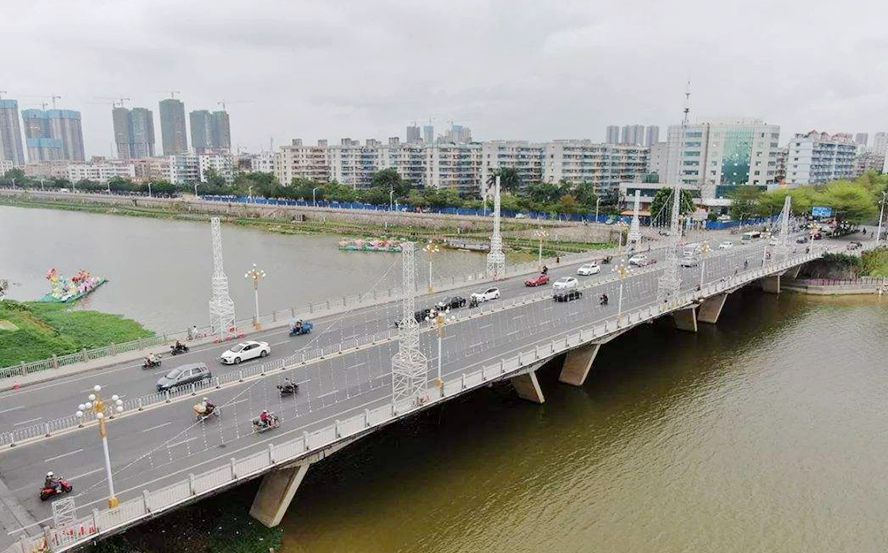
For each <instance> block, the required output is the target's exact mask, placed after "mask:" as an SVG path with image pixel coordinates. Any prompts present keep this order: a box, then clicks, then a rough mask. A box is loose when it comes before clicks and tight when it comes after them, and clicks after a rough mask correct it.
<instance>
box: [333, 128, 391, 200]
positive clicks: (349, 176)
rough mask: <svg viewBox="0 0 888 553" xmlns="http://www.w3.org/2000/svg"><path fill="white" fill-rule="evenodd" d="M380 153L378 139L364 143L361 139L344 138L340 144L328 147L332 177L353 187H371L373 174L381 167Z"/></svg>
mask: <svg viewBox="0 0 888 553" xmlns="http://www.w3.org/2000/svg"><path fill="white" fill-rule="evenodd" d="M380 154H381V151H380V145H379V142H378V141H376V140H373V139H368V140H367V141H366V142H365V143H364V144H363V145H362V144H361V142H360V141H359V140H352V139H351V138H343V139H342V140H341V141H340V143H339V145H338V146H330V147H329V148H328V149H327V157H328V160H327V163H328V165H329V167H330V178H331V179H332V180H334V181H336V182H338V183H340V184H345V185H348V186H351V187H353V188H360V189H367V188H370V187H371V185H372V177H373V174H374V173H376V172H377V171H379V169H380Z"/></svg>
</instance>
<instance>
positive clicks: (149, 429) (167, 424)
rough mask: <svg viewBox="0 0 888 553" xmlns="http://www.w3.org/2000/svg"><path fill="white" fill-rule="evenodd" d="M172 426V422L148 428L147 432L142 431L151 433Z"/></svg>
mask: <svg viewBox="0 0 888 553" xmlns="http://www.w3.org/2000/svg"><path fill="white" fill-rule="evenodd" d="M171 424H173V422H172V421H170V422H165V423H163V424H158V425H157V426H152V427H151V428H146V429H145V430H142V432H151V431H152V430H157V429H158V428H163V427H164V426H169V425H171Z"/></svg>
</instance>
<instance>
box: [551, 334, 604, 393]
mask: <svg viewBox="0 0 888 553" xmlns="http://www.w3.org/2000/svg"><path fill="white" fill-rule="evenodd" d="M601 345H602V344H601V343H600V342H596V343H592V344H587V345H585V346H580V347H578V348H577V349H572V350H570V351H569V352H567V356H565V358H564V365H562V366H561V374H559V375H558V382H562V383H564V384H571V385H573V386H582V385H583V383H584V382H586V377H587V376H589V371H590V370H591V369H592V363H593V362H594V361H595V357H596V356H597V355H598V350H600V349H601Z"/></svg>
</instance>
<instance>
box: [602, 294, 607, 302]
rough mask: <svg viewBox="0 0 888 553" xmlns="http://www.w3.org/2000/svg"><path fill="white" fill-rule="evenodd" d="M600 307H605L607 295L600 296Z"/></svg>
mask: <svg viewBox="0 0 888 553" xmlns="http://www.w3.org/2000/svg"><path fill="white" fill-rule="evenodd" d="M601 305H607V294H601Z"/></svg>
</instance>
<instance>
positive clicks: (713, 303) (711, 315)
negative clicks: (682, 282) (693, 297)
mask: <svg viewBox="0 0 888 553" xmlns="http://www.w3.org/2000/svg"><path fill="white" fill-rule="evenodd" d="M727 299H728V294H727V293H724V294H717V295H715V296H710V297H708V298H706V299H705V300H703V303H701V304H700V307H699V308H698V309H697V322H701V323H707V324H713V325H714V324H715V323H717V322H718V318H719V317H720V316H721V312H722V309H723V308H724V306H725V301H726V300H727Z"/></svg>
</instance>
